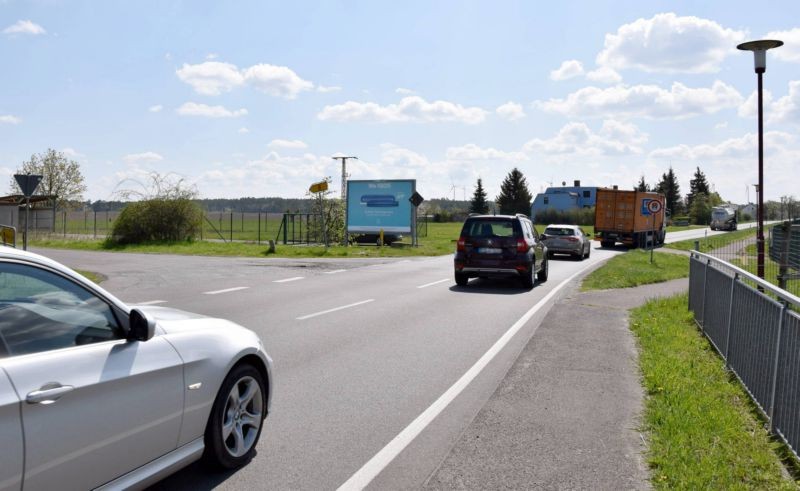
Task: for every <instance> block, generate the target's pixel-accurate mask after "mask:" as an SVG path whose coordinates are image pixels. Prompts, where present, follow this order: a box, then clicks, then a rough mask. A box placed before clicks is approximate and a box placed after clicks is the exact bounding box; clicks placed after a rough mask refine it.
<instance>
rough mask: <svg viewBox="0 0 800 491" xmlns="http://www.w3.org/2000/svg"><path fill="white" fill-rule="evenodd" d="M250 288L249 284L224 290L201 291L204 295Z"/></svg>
mask: <svg viewBox="0 0 800 491" xmlns="http://www.w3.org/2000/svg"><path fill="white" fill-rule="evenodd" d="M248 288H250V287H249V286H237V287H234V288H226V289H224V290H214V291H213V292H203V294H205V295H218V294H220V293H228V292H236V291H239V290H247V289H248Z"/></svg>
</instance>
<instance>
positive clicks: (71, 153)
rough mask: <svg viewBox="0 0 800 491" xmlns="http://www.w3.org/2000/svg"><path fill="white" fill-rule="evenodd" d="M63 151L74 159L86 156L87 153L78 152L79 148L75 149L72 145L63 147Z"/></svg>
mask: <svg viewBox="0 0 800 491" xmlns="http://www.w3.org/2000/svg"><path fill="white" fill-rule="evenodd" d="M61 153H63V154H64V155H66V156H67V157H71V158H73V159H79V158H83V157H86V155H84V154H82V153H80V152H78V151H77V150H75V149H74V148H71V147H66V148H62V149H61Z"/></svg>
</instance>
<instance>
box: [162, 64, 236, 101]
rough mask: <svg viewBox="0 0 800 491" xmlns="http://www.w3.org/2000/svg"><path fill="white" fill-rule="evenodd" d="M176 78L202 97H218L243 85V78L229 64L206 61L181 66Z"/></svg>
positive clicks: (234, 66) (234, 67) (233, 66)
mask: <svg viewBox="0 0 800 491" xmlns="http://www.w3.org/2000/svg"><path fill="white" fill-rule="evenodd" d="M175 73H176V74H177V75H178V78H179V79H181V81H182V82H185V83H187V84H189V85H191V86H192V88H194V90H195V92H197V93H198V94H203V95H220V94H221V93H223V92H230V91H231V90H232V89H234V88H235V87H238V86H240V85H242V84H243V83H244V76H243V75H242V74H241V73H240V72H239V69H238V68H236V65H233V64H231V63H222V62H219V61H206V62H204V63H200V64H197V65H189V64H187V63H184V64H183V67H181V68H179V69H178V70H177V71H176V72H175Z"/></svg>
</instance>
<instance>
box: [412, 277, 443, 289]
mask: <svg viewBox="0 0 800 491" xmlns="http://www.w3.org/2000/svg"><path fill="white" fill-rule="evenodd" d="M445 281H450V278H445V279H443V280H439V281H434V282H432V283H425V284H424V285H420V286H418V287H417V288H427V287H429V286H433V285H438V284H439V283H444V282H445Z"/></svg>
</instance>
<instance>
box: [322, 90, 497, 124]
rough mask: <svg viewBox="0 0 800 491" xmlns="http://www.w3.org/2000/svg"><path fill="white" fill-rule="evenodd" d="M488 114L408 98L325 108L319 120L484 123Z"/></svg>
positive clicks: (350, 103)
mask: <svg viewBox="0 0 800 491" xmlns="http://www.w3.org/2000/svg"><path fill="white" fill-rule="evenodd" d="M486 114H487V111H485V110H484V109H481V108H479V107H464V106H462V105H460V104H456V103H453V102H448V101H433V102H427V101H426V100H424V99H423V98H421V97H418V96H409V97H404V98H403V99H401V100H400V102H399V103H398V104H389V105H388V106H381V105H380V104H377V103H375V102H365V103H361V102H354V101H347V102H345V103H344V104H339V105H335V106H325V107H324V108H323V110H322V111H321V112H320V113H318V114H317V118H318V119H320V120H322V121H326V120H331V121H362V122H374V123H400V122H418V123H438V122H459V123H466V124H478V123H482V122H483V121H484V119H486Z"/></svg>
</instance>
